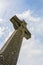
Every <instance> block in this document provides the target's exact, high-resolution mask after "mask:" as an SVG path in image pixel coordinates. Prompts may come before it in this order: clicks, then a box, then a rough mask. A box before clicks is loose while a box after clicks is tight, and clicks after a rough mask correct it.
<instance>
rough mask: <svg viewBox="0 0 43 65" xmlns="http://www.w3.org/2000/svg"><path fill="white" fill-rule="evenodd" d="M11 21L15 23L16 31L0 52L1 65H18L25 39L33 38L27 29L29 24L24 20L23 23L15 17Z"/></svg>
mask: <svg viewBox="0 0 43 65" xmlns="http://www.w3.org/2000/svg"><path fill="white" fill-rule="evenodd" d="M10 21H11V22H12V23H13V27H14V28H15V31H14V32H13V33H12V35H11V36H10V38H9V39H8V40H7V42H6V43H5V45H4V46H3V47H2V49H1V50H0V65H16V64H17V60H18V57H19V52H20V48H21V44H22V40H23V37H25V38H26V39H29V38H31V33H30V32H29V31H28V29H27V28H26V25H27V23H26V22H25V21H24V20H22V21H21V20H20V19H18V17H17V16H16V15H15V16H13V17H12V18H11V19H10Z"/></svg>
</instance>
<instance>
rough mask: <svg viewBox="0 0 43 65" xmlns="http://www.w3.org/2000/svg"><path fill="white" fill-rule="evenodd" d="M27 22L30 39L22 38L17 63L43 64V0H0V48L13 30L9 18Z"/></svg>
mask: <svg viewBox="0 0 43 65" xmlns="http://www.w3.org/2000/svg"><path fill="white" fill-rule="evenodd" d="M14 15H17V16H18V17H19V18H20V19H24V20H25V21H26V22H27V28H28V30H29V31H30V32H31V34H32V35H31V39H29V40H26V39H25V38H24V39H23V42H22V46H21V51H20V54H19V58H18V62H17V65H43V0H0V49H1V48H2V46H3V45H4V43H5V42H6V40H7V39H8V38H9V36H10V35H11V33H12V32H13V31H14V28H13V25H12V23H11V22H10V18H11V17H12V16H14Z"/></svg>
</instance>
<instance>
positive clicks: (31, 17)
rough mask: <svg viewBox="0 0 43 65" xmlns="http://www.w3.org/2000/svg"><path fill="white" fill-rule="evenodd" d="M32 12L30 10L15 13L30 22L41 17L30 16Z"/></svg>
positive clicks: (38, 20)
mask: <svg viewBox="0 0 43 65" xmlns="http://www.w3.org/2000/svg"><path fill="white" fill-rule="evenodd" d="M32 14H33V12H32V11H31V10H28V11H25V12H23V13H22V14H17V16H18V17H19V18H20V19H25V20H28V21H31V22H40V21H41V20H42V19H41V17H34V16H32Z"/></svg>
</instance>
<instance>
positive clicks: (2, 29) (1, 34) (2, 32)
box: [0, 27, 5, 37]
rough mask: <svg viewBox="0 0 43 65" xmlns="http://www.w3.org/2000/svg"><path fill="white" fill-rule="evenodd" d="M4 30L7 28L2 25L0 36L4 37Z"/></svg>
mask: <svg viewBox="0 0 43 65" xmlns="http://www.w3.org/2000/svg"><path fill="white" fill-rule="evenodd" d="M4 30H5V28H4V27H0V37H2V36H3V34H4Z"/></svg>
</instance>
